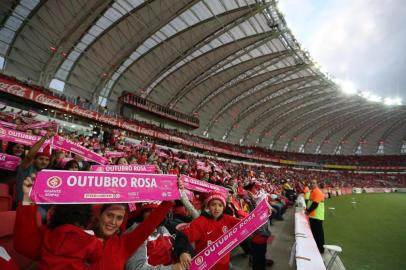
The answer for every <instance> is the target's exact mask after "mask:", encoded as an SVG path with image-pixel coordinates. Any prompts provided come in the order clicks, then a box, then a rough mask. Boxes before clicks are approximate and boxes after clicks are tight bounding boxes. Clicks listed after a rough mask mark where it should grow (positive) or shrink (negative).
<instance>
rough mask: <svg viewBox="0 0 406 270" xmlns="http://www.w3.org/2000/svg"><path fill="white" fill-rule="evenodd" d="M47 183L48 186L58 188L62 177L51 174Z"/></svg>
mask: <svg viewBox="0 0 406 270" xmlns="http://www.w3.org/2000/svg"><path fill="white" fill-rule="evenodd" d="M47 185H48V187H50V188H58V187H60V186H61V185H62V179H61V178H60V177H58V176H52V177H50V178H48V180H47Z"/></svg>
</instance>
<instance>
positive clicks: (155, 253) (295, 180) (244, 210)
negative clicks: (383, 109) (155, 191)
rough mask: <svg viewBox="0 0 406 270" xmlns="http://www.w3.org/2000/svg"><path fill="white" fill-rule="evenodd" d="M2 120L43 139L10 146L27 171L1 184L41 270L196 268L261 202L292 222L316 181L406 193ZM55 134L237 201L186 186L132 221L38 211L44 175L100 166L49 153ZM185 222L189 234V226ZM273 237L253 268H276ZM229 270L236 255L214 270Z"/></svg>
mask: <svg viewBox="0 0 406 270" xmlns="http://www.w3.org/2000/svg"><path fill="white" fill-rule="evenodd" d="M1 120H2V121H3V122H9V123H11V124H14V125H15V129H16V130H20V131H24V132H26V133H29V134H34V135H39V136H41V139H40V140H39V141H38V142H37V143H36V144H35V145H33V146H31V147H27V146H25V145H22V144H18V143H12V142H6V141H3V142H2V143H1V146H2V147H1V150H2V152H4V153H6V154H8V155H13V156H18V157H20V158H21V163H20V164H19V166H18V167H17V169H16V170H15V171H10V170H5V169H1V172H0V173H1V177H0V183H1V185H3V186H4V185H7V186H8V188H9V193H10V196H11V197H13V198H14V205H13V208H14V209H16V211H17V217H16V225H15V236H14V244H15V250H16V251H18V252H19V253H21V254H22V255H24V256H26V257H28V258H30V259H32V260H33V261H37V262H38V268H39V269H85V268H86V269H89V268H92V269H93V268H94V269H124V268H126V269H187V267H188V266H189V265H190V263H191V259H192V257H193V255H195V254H196V252H199V251H201V250H203V249H204V248H205V247H206V246H207V243H211V242H213V241H215V240H216V239H217V237H219V236H220V235H221V234H222V233H224V231H222V230H223V228H224V227H226V228H227V229H230V228H232V227H233V226H234V225H235V224H236V223H237V222H238V221H239V220H241V219H242V218H244V217H246V216H247V215H248V214H249V213H250V211H252V210H253V209H254V208H255V206H256V204H257V203H258V202H259V200H260V199H264V198H265V199H266V201H267V203H268V206H269V208H270V211H271V212H272V215H271V216H270V220H269V223H270V224H272V222H273V221H274V220H283V214H284V213H285V211H286V209H287V208H288V206H290V205H291V204H292V203H293V202H294V201H295V197H296V194H298V193H301V192H302V191H303V188H304V186H305V185H306V182H309V181H310V180H312V179H317V180H318V182H319V183H321V185H324V186H325V187H326V188H331V189H337V188H342V187H395V186H396V187H399V186H406V177H405V176H404V174H359V173H353V172H346V171H339V172H324V171H316V170H306V169H300V170H299V169H293V168H288V167H280V168H274V167H266V166H261V165H258V166H254V165H246V164H244V163H241V162H240V163H238V162H231V161H222V160H219V159H217V158H215V157H201V156H200V157H199V156H196V155H194V154H191V153H185V152H182V151H173V150H168V149H164V148H162V147H160V146H159V145H157V144H155V143H150V142H148V141H147V140H143V141H141V142H140V143H139V144H134V143H130V142H129V141H128V140H127V134H126V132H125V131H123V130H110V131H108V132H107V131H106V132H105V133H104V134H94V135H93V136H84V135H77V134H76V133H75V132H66V131H61V130H54V129H53V127H52V126H51V127H48V128H47V130H44V129H43V130H41V128H34V129H26V128H25V126H26V125H27V123H28V122H30V123H35V121H36V120H35V114H33V113H29V112H28V113H7V114H6V113H3V114H2V115H1ZM55 133H58V135H59V136H61V137H64V138H66V139H69V140H70V141H72V142H74V143H76V144H80V145H82V146H84V147H86V148H88V149H89V150H91V151H94V152H95V153H98V154H100V155H105V154H106V153H107V152H108V151H119V152H122V153H123V156H122V157H119V158H110V159H109V163H110V164H117V165H128V164H152V165H154V166H155V169H156V173H158V174H175V175H181V174H183V175H187V176H190V177H192V178H196V179H199V180H202V181H206V182H210V183H212V184H216V185H219V186H224V187H226V188H227V190H228V196H227V197H224V196H223V195H222V194H219V193H209V194H200V193H197V192H195V193H194V196H193V198H192V199H190V198H189V199H188V197H187V196H186V194H185V192H184V189H183V183H182V182H179V187H180V189H181V190H182V192H181V193H182V199H181V200H180V201H176V202H163V203H161V204H159V203H152V202H149V203H143V204H138V205H137V208H136V209H137V210H135V211H131V212H130V211H129V209H128V205H126V204H104V205H95V206H92V207H91V206H89V205H55V206H52V207H49V206H44V205H41V206H37V205H35V204H32V202H31V200H30V197H29V192H30V189H31V187H32V184H33V182H34V181H35V175H36V173H37V172H38V171H41V170H43V169H53V170H72V171H78V170H83V171H85V170H89V167H90V166H91V165H92V164H95V163H94V162H91V161H89V160H86V159H84V158H83V157H82V156H80V155H75V154H73V153H70V152H67V151H60V150H55V149H54V150H52V151H50V149H49V148H48V147H45V148H43V149H41V146H42V145H43V143H44V142H45V141H46V140H47V139H49V138H51V137H52V136H54V135H55ZM184 136H188V135H184ZM192 138H197V137H192ZM232 147H233V146H232ZM236 147H237V146H236ZM237 148H238V147H237ZM254 151H255V149H254ZM366 160H368V159H366ZM37 212H39V213H41V216H42V220H43V224H44V225H43V226H41V227H38V225H37ZM224 214H227V215H224ZM185 223H189V225H186V226H179V225H185ZM207 228H211V229H212V230H213V231H216V232H217V233H215V234H213V235H212V236H210V237H209V236H206V235H205V233H204V232H203V231H202V230H207ZM88 229H92V230H93V234H95V236H96V237H95V236H94V235H92V234H89V232H88V231H87V230H88ZM211 229H209V231H210V230H211ZM269 236H270V232H269V230H268V225H267V224H266V226H263V227H261V228H260V229H258V230H257V231H255V232H254V234H253V235H252V236H251V237H250V238H247V239H246V240H245V241H244V242H243V243H241V248H242V249H243V251H244V252H245V253H246V254H247V255H248V256H250V258H252V260H251V265H252V269H265V267H266V266H269V265H272V264H273V261H272V260H270V259H266V258H265V254H266V246H267V240H268V238H269ZM192 243H195V246H194V247H193V246H192V245H191V244H192ZM264 249H265V252H264ZM168 254H169V255H168ZM12 262H13V261H12V260H10V261H9V262H8V263H10V265H11V263H12ZM0 263H1V261H0ZM10 267H11V266H10ZM14 267H17V266H14ZM58 267H59V268H58ZM64 267H65V268H64ZM229 267H230V257H229V255H228V256H225V257H224V258H223V259H221V260H220V261H219V262H218V263H217V264H216V266H215V268H213V269H229Z"/></svg>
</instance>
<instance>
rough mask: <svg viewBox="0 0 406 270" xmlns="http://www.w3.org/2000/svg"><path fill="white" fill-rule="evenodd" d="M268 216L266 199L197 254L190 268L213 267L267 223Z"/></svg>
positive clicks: (206, 268) (202, 269) (194, 269)
mask: <svg viewBox="0 0 406 270" xmlns="http://www.w3.org/2000/svg"><path fill="white" fill-rule="evenodd" d="M268 217H269V210H268V206H267V204H266V202H265V200H262V201H261V202H260V203H259V204H258V205H257V207H256V208H255V209H254V211H252V212H251V213H250V214H249V215H248V216H247V217H246V218H244V219H243V220H241V221H240V222H239V223H237V224H236V225H235V226H234V227H233V228H232V229H230V230H229V231H227V232H226V233H225V234H223V235H222V236H221V237H220V238H219V239H217V240H216V241H215V242H214V243H212V244H211V245H209V246H207V247H206V248H205V249H204V250H202V251H201V252H200V253H199V254H197V255H196V256H195V257H194V258H193V260H192V264H191V266H190V267H189V270H208V269H210V268H211V267H213V265H215V264H216V262H218V261H219V260H220V259H221V258H222V257H224V256H225V255H226V254H227V253H229V252H231V250H233V249H234V248H235V247H236V246H237V245H238V244H240V243H241V242H242V241H244V239H246V238H247V237H248V236H250V235H251V234H252V233H253V232H254V231H255V230H257V229H258V228H259V227H261V226H262V225H263V224H265V223H266V222H267V221H268Z"/></svg>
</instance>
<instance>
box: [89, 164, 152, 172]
mask: <svg viewBox="0 0 406 270" xmlns="http://www.w3.org/2000/svg"><path fill="white" fill-rule="evenodd" d="M90 170H91V171H96V172H133V173H155V166H154V165H138V164H131V165H92V166H90Z"/></svg>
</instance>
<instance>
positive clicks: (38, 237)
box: [14, 201, 173, 270]
mask: <svg viewBox="0 0 406 270" xmlns="http://www.w3.org/2000/svg"><path fill="white" fill-rule="evenodd" d="M172 206H173V203H172V202H169V201H165V202H163V203H161V204H160V205H159V207H158V208H157V209H156V210H155V211H153V212H152V213H151V215H150V216H149V217H148V218H147V219H146V220H145V221H144V222H142V223H141V224H140V225H139V226H138V227H137V228H136V229H135V230H134V231H132V232H131V233H129V234H124V235H113V236H111V237H109V238H107V239H105V240H104V246H103V255H102V257H101V260H99V261H98V262H97V263H96V264H95V267H92V269H103V270H104V269H106V270H122V269H124V265H125V263H126V261H127V259H128V258H129V257H130V256H131V254H133V253H134V252H135V251H136V250H137V249H138V247H139V246H140V245H141V244H142V243H143V242H144V241H145V240H146V239H147V238H148V236H149V235H150V234H151V233H152V232H153V231H154V230H155V228H156V227H157V226H158V225H159V224H160V223H161V222H162V220H163V219H164V218H165V216H166V214H167V213H168V212H169V210H170V209H171V208H172ZM36 211H37V206H36V205H30V206H22V205H19V206H18V208H17V216H16V222H15V228H14V232H15V234H14V247H15V250H16V251H17V252H19V253H21V254H22V255H24V256H26V257H28V258H30V259H33V260H40V259H41V252H40V250H41V248H42V245H43V241H44V233H45V231H46V227H45V229H44V226H42V227H39V228H38V227H37V225H36Z"/></svg>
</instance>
